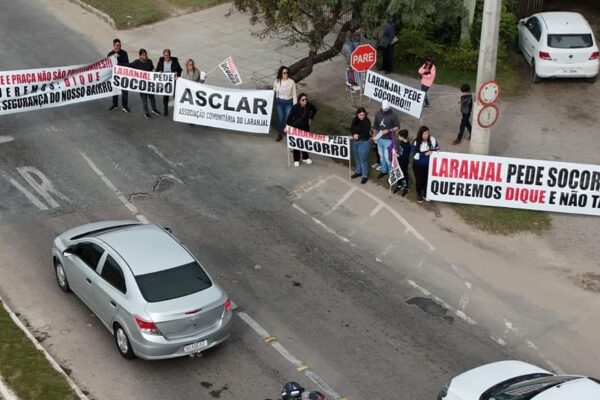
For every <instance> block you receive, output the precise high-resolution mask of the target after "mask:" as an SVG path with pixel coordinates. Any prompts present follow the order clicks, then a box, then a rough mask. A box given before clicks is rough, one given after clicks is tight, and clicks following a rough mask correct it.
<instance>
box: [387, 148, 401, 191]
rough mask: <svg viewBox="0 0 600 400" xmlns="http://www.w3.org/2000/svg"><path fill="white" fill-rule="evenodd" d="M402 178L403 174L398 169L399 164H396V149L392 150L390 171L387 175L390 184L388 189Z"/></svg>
mask: <svg viewBox="0 0 600 400" xmlns="http://www.w3.org/2000/svg"><path fill="white" fill-rule="evenodd" d="M403 178H404V173H403V172H402V168H400V163H399V162H398V152H396V149H392V170H391V171H390V174H389V175H388V183H389V184H390V187H392V186H394V185H395V184H396V183H398V182H400V181H401V180H402V179H403Z"/></svg>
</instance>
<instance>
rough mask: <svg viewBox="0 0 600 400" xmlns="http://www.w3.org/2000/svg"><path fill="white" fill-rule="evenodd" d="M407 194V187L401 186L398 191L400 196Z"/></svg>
mask: <svg viewBox="0 0 600 400" xmlns="http://www.w3.org/2000/svg"><path fill="white" fill-rule="evenodd" d="M407 194H408V188H402V191H401V192H400V196H402V197H406V195H407Z"/></svg>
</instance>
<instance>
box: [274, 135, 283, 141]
mask: <svg viewBox="0 0 600 400" xmlns="http://www.w3.org/2000/svg"><path fill="white" fill-rule="evenodd" d="M281 139H283V136H281V135H277V139H275V141H276V142H281Z"/></svg>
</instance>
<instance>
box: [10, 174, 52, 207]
mask: <svg viewBox="0 0 600 400" xmlns="http://www.w3.org/2000/svg"><path fill="white" fill-rule="evenodd" d="M0 173H1V174H2V176H3V177H4V178H5V179H6V180H7V181H9V182H10V184H11V185H13V186H14V187H15V188H17V190H18V191H19V192H21V193H23V195H24V196H25V197H27V200H29V201H30V202H31V203H32V204H33V205H34V206H36V207H37V208H39V209H40V210H47V209H48V207H47V206H46V205H45V204H44V203H42V202H41V200H40V199H38V198H37V197H35V195H34V194H33V193H31V192H30V191H29V190H27V189H25V188H24V187H23V185H21V184H20V183H19V182H18V181H16V180H14V179H13V178H12V177H10V176H9V175H8V174H7V173H6V172H4V171H0Z"/></svg>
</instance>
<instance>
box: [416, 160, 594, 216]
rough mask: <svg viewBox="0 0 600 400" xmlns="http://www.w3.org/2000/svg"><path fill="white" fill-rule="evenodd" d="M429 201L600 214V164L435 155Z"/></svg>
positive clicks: (431, 169) (431, 164)
mask: <svg viewBox="0 0 600 400" xmlns="http://www.w3.org/2000/svg"><path fill="white" fill-rule="evenodd" d="M427 186H428V187H427V198H428V199H431V200H436V201H447V202H452V203H464V204H478V205H484V206H495V207H510V208H524V209H529V210H540V211H554V212H563V213H573V214H591V215H600V166H597V165H587V164H572V163H565V162H554V161H540V160H526V159H520V158H505V157H491V156H481V155H474V154H458V153H445V152H439V153H438V152H435V153H433V154H432V156H431V158H430V159H429V182H428V185H427Z"/></svg>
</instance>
